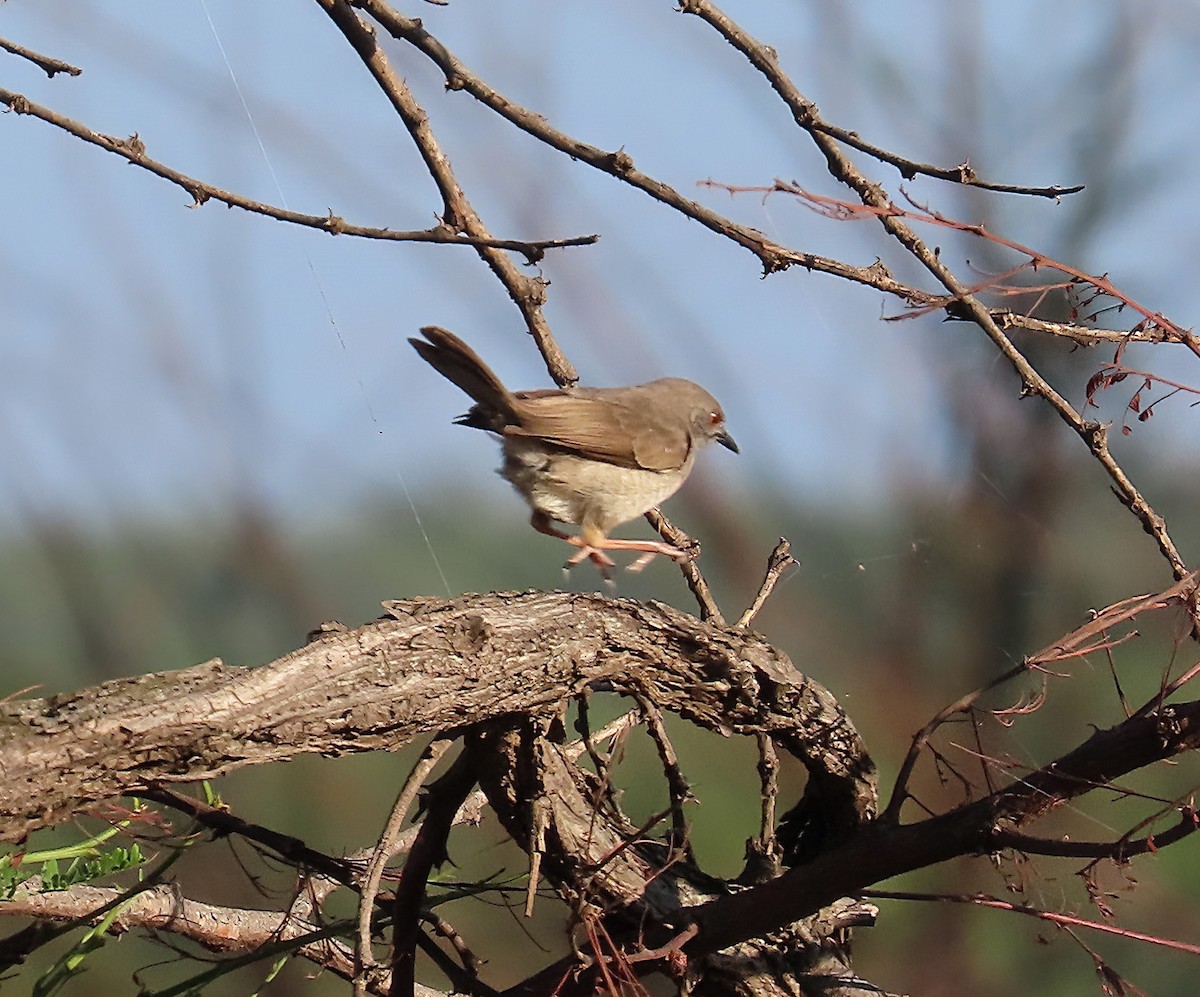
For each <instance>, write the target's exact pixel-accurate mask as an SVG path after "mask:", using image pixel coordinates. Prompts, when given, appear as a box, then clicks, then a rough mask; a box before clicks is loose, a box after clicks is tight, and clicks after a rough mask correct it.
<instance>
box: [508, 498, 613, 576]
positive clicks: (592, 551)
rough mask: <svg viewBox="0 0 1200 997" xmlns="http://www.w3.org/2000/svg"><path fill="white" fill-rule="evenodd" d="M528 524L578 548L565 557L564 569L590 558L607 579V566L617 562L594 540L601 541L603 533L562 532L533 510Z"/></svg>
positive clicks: (544, 515)
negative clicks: (582, 534)
mask: <svg viewBox="0 0 1200 997" xmlns="http://www.w3.org/2000/svg"><path fill="white" fill-rule="evenodd" d="M529 525H530V526H532V527H533V528H534V529H535V530H537V531H538V533H544V534H545V535H546V536H548V537H557V538H558V539H559V540H565V541H566V542H567V543H569V544H571V545H572V546H574V547H578V548H579V550H577V551H576V552H575V553H574V554H572V555H571V556H570V557H569V558H567V563H566V564H564V565H563V567H564V568H566V569H570V568H573V567H575V565H577V564H579V563H580V562H581V561H583V560H584V559H585V558H591V560H592V563H593V564H594V565H596V567H597V569H599V571H600V574H601V575H603V576H604V578H605V579H606V580H607V579H608V570H609V568H615V567H616V566H617V562H616V561H614V560H613V559H612V558H611V557H609V556H608V555H607V554H605V553H604V551H603V550H602V549H601V548H600V547H599V546H597V545H596V542H595V541H596V540H600V541H603V539H604V534H602V533H598V532H597V533H596V535H595V536H593V534H592V531H587V537H586V538H585V537H584V536H573V535H572V534H570V533H563V531H562V530H560V529H558V528H557V527H556V526H555V525H554V523H553V521H552V520H551V519H550V517H549V516H547V515H546V514H545V513H544V512H534V514H533V515H532V516H531V517H530V519H529Z"/></svg>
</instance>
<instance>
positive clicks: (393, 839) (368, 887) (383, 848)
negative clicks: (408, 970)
mask: <svg viewBox="0 0 1200 997" xmlns="http://www.w3.org/2000/svg"><path fill="white" fill-rule="evenodd" d="M453 743H454V741H453V740H446V739H441V740H435V741H433V742H431V743H430V744H429V746H428V747H427V748H426V749H425V750H424V751H422V752H421V757H420V758H418V759H417V763H416V764H415V765H414V766H413V767H412V771H410V772H409V773H408V778H407V779H405V780H404V785H403V786H402V787H401V789H400V792H399V794H398V795H397V796H396V802H395V803H394V804H393V805H392V812H391V814H390V815H389V816H388V819H387V823H386V824H385V825H384V828H383V833H382V834H380V836H379V843H378V844H377V845H376V846H375V850H374V851H373V852H372V853H371V860H370V861H369V862H368V863H367V870H366V874H365V875H364V876H363V879H362V887H361V888H360V892H359V897H358V934H357V939H356V941H355V946H354V961H355V964H356V966H357V967H358V968H357V971H356V973H355V983H354V990H355V997H358V995H359V994H360V993H363V992H365V989H366V985H367V977H368V971H369V970H372V969H374V968H375V967H376V966H378V965H379V963H378V962H377V961H376V959H375V956H374V954H373V953H372V952H371V914H372V913H373V912H374V910H375V898H376V896H377V895H378V893H379V884H380V883H381V882H382V881H383V868H384V866H386V865H387V863H388V860H389V859H390V858H391V857H392V856H393V855H395V854H396V852H397V850H398V847H397V839H398V837H399V835H400V830H401V828H402V827H403V826H404V822H405V820H407V819H408V812H409V810H411V809H412V805H413V803H414V802H415V801H416V799H417V793H418V792H420V789H421V787H422V786H423V785H424V784H425V780H426V778H428V776H429V773H430V772H432V771H433V768H434V766H435V765H437V763H438V762H439V761H440V760H441V758H442V756H443V755H444V754H445V753H446V752H447V751H448V750H449V749H450V746H451V745H452V744H453ZM464 796H465V794H464Z"/></svg>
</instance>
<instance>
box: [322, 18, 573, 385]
mask: <svg viewBox="0 0 1200 997" xmlns="http://www.w3.org/2000/svg"><path fill="white" fill-rule="evenodd" d="M316 2H317V3H318V4H319V5H320V7H321V9H322V10H324V11H325V13H326V14H328V15H329V17H330V19H331V20H332V21H333V23H334V24H335V25H336V26H337V28H338V30H340V31H341V32H342V34H343V35H345V37H346V40H347V41H348V42H350V44H351V46H353V48H354V51H355V52H356V53H357V54H358V56H359V58H360V59H361V60H362V61H363V64H364V65H365V66H366V67H367V69H368V71H369V72H370V73H371V75H372V77H374V79H375V82H376V84H377V85H378V86H379V88H380V90H382V91H383V93H384V95H385V96H386V97H387V98H388V100H390V101H391V104H392V107H393V108H394V109H395V111H396V113H397V114H398V115H399V116H400V119H401V121H403V122H404V127H405V128H407V129H408V133H409V135H410V136H411V137H412V140H413V142H414V143H415V144H416V146H417V151H418V152H419V153H420V154H421V158H422V160H424V162H425V168H426V169H427V170H428V171H429V175H430V177H432V178H433V182H434V183H435V184H436V185H437V188H438V192H439V193H440V195H441V197H442V204H443V214H442V221H443V222H444V223H445V224H446V225H447V226H449V228H450V229H452V230H453V231H455V232H463V233H465V234H467V235H469V236H471V237H472V238H476V239H490V238H491V233H490V232H488V230H487V226H485V225H484V223H483V219H482V218H480V217H479V215H478V214H477V213H476V211H475V209H474V208H473V207H472V206H471V202H470V201H468V200H467V196H466V194H465V193H464V192H463V189H462V187H460V186H459V184H458V180H457V179H456V178H455V175H454V170H453V169H452V168H451V166H450V160H449V158H448V157H447V156H446V154H445V152H444V151H443V150H442V148H441V145H440V144H439V143H438V140H437V137H436V136H435V135H434V134H433V129H431V128H430V127H429V117H428V115H427V114H426V113H425V110H424V109H423V108H422V107H421V105H420V104H418V103H417V101H416V98H415V97H413V94H412V91H411V90H409V88H408V86H407V85H406V84H405V82H404V79H403V78H402V77H401V76H400V75H399V74H398V73H397V72H396V71H395V69H393V68H392V65H391V62H390V61H389V60H388V58H387V55H386V54H385V53H384V51H383V49H382V48H381V47H380V46H379V44H378V42H377V40H376V38H375V31H374V29H373V28H371V27H369V26H368V25H367V24H365V23H364V22H363V21H362V19H361V18H359V16H358V14H357V13H355V11H354V9H353V8H352V6H351V5H350V3H348V2H347V0H316ZM418 23H420V22H418ZM475 249H476V252H478V254H479V256H480V258H481V259H482V260H483V261H484V262H485V263H486V264H487V265H488V267H489V268H490V269H491V271H492V273H494V274H495V275H496V277H497V278H498V279H499V281H500V283H502V284H503V285H504V288H505V290H506V291H507V292H508V295H509V297H510V298H512V301H513V304H515V305H516V306H517V308H518V309H519V310H520V312H521V315H522V317H523V318H524V319H525V326H526V328H527V329H528V330H529V334H530V335H531V336H533V338H534V341H535V342H536V343H537V346H538V349H539V350H540V351H541V354H542V357H543V359H544V360H545V362H546V369H547V370H548V371H549V372H550V376H551V377H552V378H554V381H555V383H556V384H559V385H566V384H574V383H575V382H576V381H578V380H579V375H578V373H576V371H575V367H574V366H573V365H572V364H571V362H570V361H569V360H568V359H567V357H566V355H565V354H564V353H563V351H562V349H561V348H560V347H559V345H558V343H557V342H555V340H554V336H553V335H552V334H551V332H550V326H549V325H548V324H547V322H546V318H545V316H544V315H543V314H542V305H543V304H544V303H545V300H546V284H545V282H544V281H540V280H537V279H535V278H531V277H526V276H525V275H524V274H523V273H521V271H520V270H519V269H518V268H517V266H516V264H515V263H513V261H512V259H510V258H509V256H508V255H507V254H506V253H505V252H504V251H503V250H500V249H495V248H492V247H491V246H488V245H483V244H481V245H478V246H476V247H475Z"/></svg>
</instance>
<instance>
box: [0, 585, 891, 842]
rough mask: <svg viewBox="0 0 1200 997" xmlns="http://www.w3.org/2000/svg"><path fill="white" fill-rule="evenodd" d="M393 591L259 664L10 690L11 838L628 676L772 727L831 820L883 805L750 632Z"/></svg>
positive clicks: (620, 611)
mask: <svg viewBox="0 0 1200 997" xmlns="http://www.w3.org/2000/svg"><path fill="white" fill-rule="evenodd" d="M386 608H387V609H388V612H389V614H390V615H388V616H385V617H383V618H382V619H380V620H377V621H375V622H373V623H369V624H367V625H366V626H364V627H359V628H358V629H355V630H349V629H346V628H344V627H340V626H330V627H327V628H325V629H324V630H323V631H321V632H320V633H319V634H318V635H316V637H315V639H314V640H313V641H312V642H311V643H309V644H308V645H307V646H305V647H303V648H300V649H299V650H297V651H294V652H292V653H291V654H288V655H285V656H284V657H282V658H280V659H278V660H277V661H274V662H271V663H270V664H268V665H264V666H262V667H260V668H238V667H232V666H229V665H225V664H223V663H222V662H220V661H211V662H208V663H206V664H203V665H197V666H196V667H193V668H188V669H185V670H182V671H178V672H160V673H156V674H153V675H145V676H142V677H139V678H132V679H121V680H117V681H113V682H107V683H104V684H103V685H100V686H95V687H93V688H91V689H85V690H82V691H80V692H77V693H68V694H64V695H60V696H54V697H51V698H49V699H37V700H19V701H15V702H7V703H4V704H0V839H6V840H14V839H17V838H20V837H21V836H22V835H24V834H27V833H28V832H29V831H32V830H35V829H36V828H39V827H46V826H49V825H51V824H55V823H58V822H60V821H62V820H64V819H66V818H68V817H70V816H71V815H73V814H77V813H80V812H82V811H84V810H86V809H87V807H88V805H89V804H91V803H94V802H97V801H99V800H103V799H107V798H110V797H115V796H120V795H123V794H128V793H136V792H139V791H141V790H143V789H144V788H145V787H147V786H148V785H150V784H152V783H167V782H191V781H195V780H198V779H210V778H215V777H217V776H220V775H222V774H224V773H226V772H230V771H233V770H234V769H237V768H243V767H245V766H248V765H262V764H266V763H269V762H275V761H282V760H284V759H288V758H292V757H295V756H296V755H300V754H312V753H318V754H325V755H339V754H345V753H350V752H362V751H375V750H380V749H385V750H390V749H395V748H397V747H399V746H401V745H403V744H407V743H408V742H410V741H411V740H413V738H416V737H419V736H421V735H423V734H432V733H437V732H447V733H450V732H453V731H456V730H458V729H461V728H463V727H465V726H467V725H468V724H473V723H478V722H480V721H484V720H487V719H489V718H495V717H501V716H506V715H511V714H516V713H529V712H536V711H539V710H543V709H546V708H555V707H556V706H558V705H559V704H561V703H563V702H566V701H567V700H569V699H570V698H571V697H573V696H576V695H578V694H579V693H580V692H581V691H582V690H584V689H586V688H589V687H601V688H603V687H609V686H611V685H612V684H613V683H614V682H618V683H633V684H636V686H637V688H638V689H639V690H641V692H642V693H643V694H644V695H646V696H647V698H649V699H650V700H652V701H653V702H654V703H656V704H657V705H658V706H659V707H660V708H661V709H664V710H668V711H672V712H676V713H681V714H684V715H686V716H687V718H688V719H689V720H691V721H692V722H694V723H697V724H699V725H700V726H703V727H705V728H708V729H710V730H714V731H717V732H720V733H722V734H731V733H740V734H747V735H755V734H760V733H761V734H767V735H769V736H771V737H772V739H773V740H774V741H775V742H776V744H777V745H778V746H779V747H780V748H781V749H782V750H784V751H787V752H789V753H791V754H792V755H794V756H796V757H798V758H800V759H801V761H803V762H804V764H805V765H806V766H807V767H808V769H809V773H810V779H809V791H810V792H819V793H820V794H821V799H822V807H823V813H824V814H825V816H826V817H827V819H828V821H829V822H830V825H831V827H841V828H847V827H852V826H854V825H855V824H857V823H858V821H859V820H860V819H861V818H862V816H863V815H864V814H866V813H868V812H870V810H871V808H872V807H873V806H874V801H875V773H874V767H873V765H872V764H871V761H870V758H869V757H868V756H867V754H866V752H865V750H864V748H863V745H862V742H861V740H860V739H859V737H858V734H857V732H856V731H855V730H854V728H853V726H852V725H851V724H850V722H849V720H848V719H847V718H846V716H845V714H844V712H843V711H842V709H841V707H840V706H838V704H837V703H836V701H835V700H834V699H833V697H832V696H831V695H830V694H829V693H828V692H827V691H826V690H825V689H823V688H822V687H821V686H819V685H817V684H816V683H814V682H811V681H810V680H808V679H807V678H805V677H804V676H803V675H801V674H800V673H798V672H797V671H796V669H795V668H794V667H793V665H792V663H791V661H790V660H789V659H788V657H787V656H786V655H785V654H783V653H782V652H781V651H778V650H776V649H775V648H773V647H772V646H771V645H770V644H768V643H767V642H766V641H764V640H763V639H762V638H760V637H757V636H755V635H754V634H751V633H747V632H745V631H743V630H738V629H734V628H720V627H715V626H712V625H709V624H706V623H702V622H700V621H699V620H697V619H695V618H694V617H692V616H688V615H687V614H685V613H681V612H679V611H678V610H674V609H671V608H669V607H667V606H664V605H661V604H658V603H639V602H634V601H632V600H627V599H615V600H614V599H605V598H602V597H600V596H597V595H591V594H571V593H542V592H524V593H503V594H487V595H474V596H466V597H463V598H461V599H458V600H455V601H447V600H444V599H412V600H407V601H404V602H393V603H388V604H386ZM814 787H816V788H815V789H814Z"/></svg>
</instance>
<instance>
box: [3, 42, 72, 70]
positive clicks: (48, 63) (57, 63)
mask: <svg viewBox="0 0 1200 997" xmlns="http://www.w3.org/2000/svg"><path fill="white" fill-rule="evenodd" d="M0 48H2V49H4V50H5V51H6V52H11V53H12V54H13V55H19V56H20V57H21V58H22V59H28V60H29V61H30V62H32V63H33V64H34V65H35V66H37V67H39V68H40V69H43V70H45V73H46V75H47V76H49V77H50V78H51V79H54V74H55V73H66V74H67V75H68V76H79V75H81V74H82V73H83V70H82V69H80V68H79V67H78V66H72V65H71V64H70V63H69V62H63V61H62V60H60V59H53V58H51V57H50V56H48V55H42V54H40V53H38V52H35V51H33V49H29V48H26V47H25V46H24V45H18V44H17V43H16V42H10V41H8V40H7V39H6V38H0Z"/></svg>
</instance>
